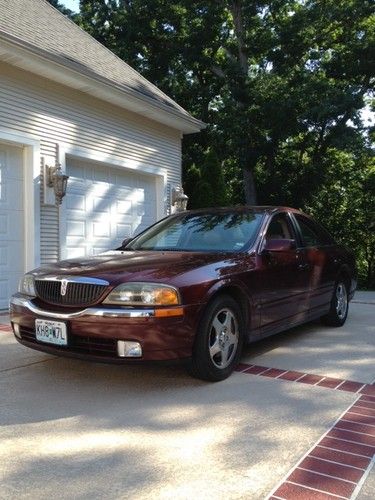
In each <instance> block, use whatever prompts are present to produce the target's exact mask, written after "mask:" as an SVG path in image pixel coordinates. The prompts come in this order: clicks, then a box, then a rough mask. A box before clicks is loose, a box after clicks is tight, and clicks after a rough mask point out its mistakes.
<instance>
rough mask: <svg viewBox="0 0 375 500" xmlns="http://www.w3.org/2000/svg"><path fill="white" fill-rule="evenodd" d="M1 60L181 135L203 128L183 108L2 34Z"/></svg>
mask: <svg viewBox="0 0 375 500" xmlns="http://www.w3.org/2000/svg"><path fill="white" fill-rule="evenodd" d="M0 60H3V61H5V62H7V63H9V64H11V65H13V66H17V67H19V68H22V69H24V70H27V71H30V72H31V73H35V74H37V75H39V76H43V77H44V78H47V79H49V80H52V81H55V82H58V83H61V84H63V85H66V86H68V87H71V88H74V89H76V90H79V91H81V92H84V93H86V94H89V95H92V96H94V97H97V98H99V99H101V100H104V101H107V102H110V103H111V104H114V105H116V106H119V107H121V108H124V109H127V110H129V111H132V112H134V113H137V114H140V115H142V116H145V117H147V118H149V119H151V120H154V121H156V122H159V123H162V124H163V125H167V126H169V127H171V128H174V129H176V130H179V131H181V133H183V134H192V133H196V132H199V131H200V130H202V129H203V128H205V127H206V124H205V123H203V122H202V121H200V120H197V119H196V118H194V117H193V116H191V115H190V114H189V113H187V112H186V111H185V110H183V109H182V108H180V109H181V111H180V110H179V109H174V108H172V107H171V106H168V105H167V104H164V103H161V102H158V101H156V100H154V99H153V98H151V97H148V96H146V95H142V94H141V93H139V92H137V91H136V90H134V89H132V88H131V87H127V86H125V85H121V86H119V85H116V84H115V83H114V82H112V81H111V80H107V79H106V78H103V77H102V76H99V75H97V74H96V73H94V72H92V71H90V70H88V69H87V68H82V66H81V65H79V64H77V63H76V62H74V61H70V60H68V59H66V58H65V57H60V56H57V55H55V54H50V53H49V52H46V51H43V50H42V49H39V48H37V47H34V46H33V45H30V44H28V43H27V42H25V41H23V40H20V39H18V38H16V37H13V36H12V35H9V34H8V33H4V32H1V31H0Z"/></svg>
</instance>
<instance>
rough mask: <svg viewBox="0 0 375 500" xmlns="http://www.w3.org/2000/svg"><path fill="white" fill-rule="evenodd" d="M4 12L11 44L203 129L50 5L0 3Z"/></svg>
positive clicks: (19, 0)
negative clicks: (40, 55) (31, 49)
mask: <svg viewBox="0 0 375 500" xmlns="http://www.w3.org/2000/svg"><path fill="white" fill-rule="evenodd" d="M0 12H1V15H0V32H3V33H2V35H3V36H4V35H5V36H6V35H9V36H8V40H10V41H13V42H15V41H17V42H20V43H21V44H22V43H23V45H24V46H26V48H29V49H30V48H34V49H36V50H38V53H39V54H43V53H45V54H46V55H48V56H50V57H52V58H55V60H57V61H58V62H59V64H66V65H67V66H68V67H73V68H74V69H75V71H78V72H80V73H82V74H85V75H89V76H91V77H94V78H95V76H96V77H97V78H98V80H99V81H105V82H106V84H107V85H108V83H109V84H110V85H111V84H112V85H113V86H114V87H116V89H117V90H121V89H122V90H123V91H124V92H126V93H127V94H129V91H130V92H131V93H133V94H134V95H135V96H139V97H140V98H142V99H143V100H144V99H146V100H148V101H149V102H150V104H153V105H156V106H158V107H160V108H162V109H163V110H165V111H166V112H168V111H170V112H171V113H173V114H174V115H176V114H177V115H179V116H180V117H181V118H185V119H187V120H189V121H191V120H194V121H196V126H198V130H199V128H202V126H203V124H202V123H201V122H198V120H195V119H194V118H193V117H192V116H191V115H189V113H188V112H187V111H185V110H184V109H183V108H182V107H181V106H179V105H178V104H177V103H176V102H175V101H173V99H171V98H170V97H168V96H167V95H166V94H164V93H163V92H162V91H161V90H160V89H158V88H157V87H156V86H155V85H153V84H152V83H150V82H149V81H148V80H147V79H146V78H144V77H143V76H141V75H140V74H139V73H138V72H137V71H135V70H134V69H133V68H131V67H130V66H129V65H128V64H126V63H125V62H124V61H123V60H121V59H120V58H119V57H117V56H116V55H115V54H114V53H113V52H111V51H110V50H108V49H107V48H106V47H104V45H102V44H101V43H99V42H98V41H97V40H95V39H94V38H93V37H92V36H90V35H89V34H88V33H86V32H85V31H84V30H82V29H81V28H80V27H79V26H77V25H76V24H75V23H74V22H73V21H71V20H70V19H69V18H67V17H66V16H64V15H63V14H62V13H61V12H60V11H58V10H57V9H55V8H54V7H52V6H51V5H50V4H49V3H48V2H47V1H45V0H12V1H9V0H0ZM199 124H200V125H201V126H199Z"/></svg>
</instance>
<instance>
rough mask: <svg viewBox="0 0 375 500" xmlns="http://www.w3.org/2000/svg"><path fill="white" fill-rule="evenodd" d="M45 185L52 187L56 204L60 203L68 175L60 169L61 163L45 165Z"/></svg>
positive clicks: (64, 192)
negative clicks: (51, 165) (52, 165)
mask: <svg viewBox="0 0 375 500" xmlns="http://www.w3.org/2000/svg"><path fill="white" fill-rule="evenodd" d="M46 174H47V179H46V181H47V186H48V187H50V188H53V191H54V193H55V200H56V205H61V202H62V199H63V198H64V196H65V195H66V188H67V186H68V179H69V175H65V174H63V173H62V171H61V165H59V164H58V163H57V164H56V165H55V166H54V167H49V166H47V167H46Z"/></svg>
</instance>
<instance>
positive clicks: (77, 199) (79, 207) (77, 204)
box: [66, 192, 86, 213]
mask: <svg viewBox="0 0 375 500" xmlns="http://www.w3.org/2000/svg"><path fill="white" fill-rule="evenodd" d="M66 208H67V210H75V211H78V212H82V213H85V212H86V200H85V197H84V195H83V194H78V193H74V192H71V193H70V196H69V197H68V198H67V200H66Z"/></svg>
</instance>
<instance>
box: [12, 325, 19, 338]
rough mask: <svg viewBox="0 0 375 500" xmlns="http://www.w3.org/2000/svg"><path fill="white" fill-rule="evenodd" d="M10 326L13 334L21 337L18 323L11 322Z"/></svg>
mask: <svg viewBox="0 0 375 500" xmlns="http://www.w3.org/2000/svg"><path fill="white" fill-rule="evenodd" d="M12 326H13V331H14V335H15V336H16V337H17V338H18V339H20V338H21V334H20V325H18V324H17V323H12Z"/></svg>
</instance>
